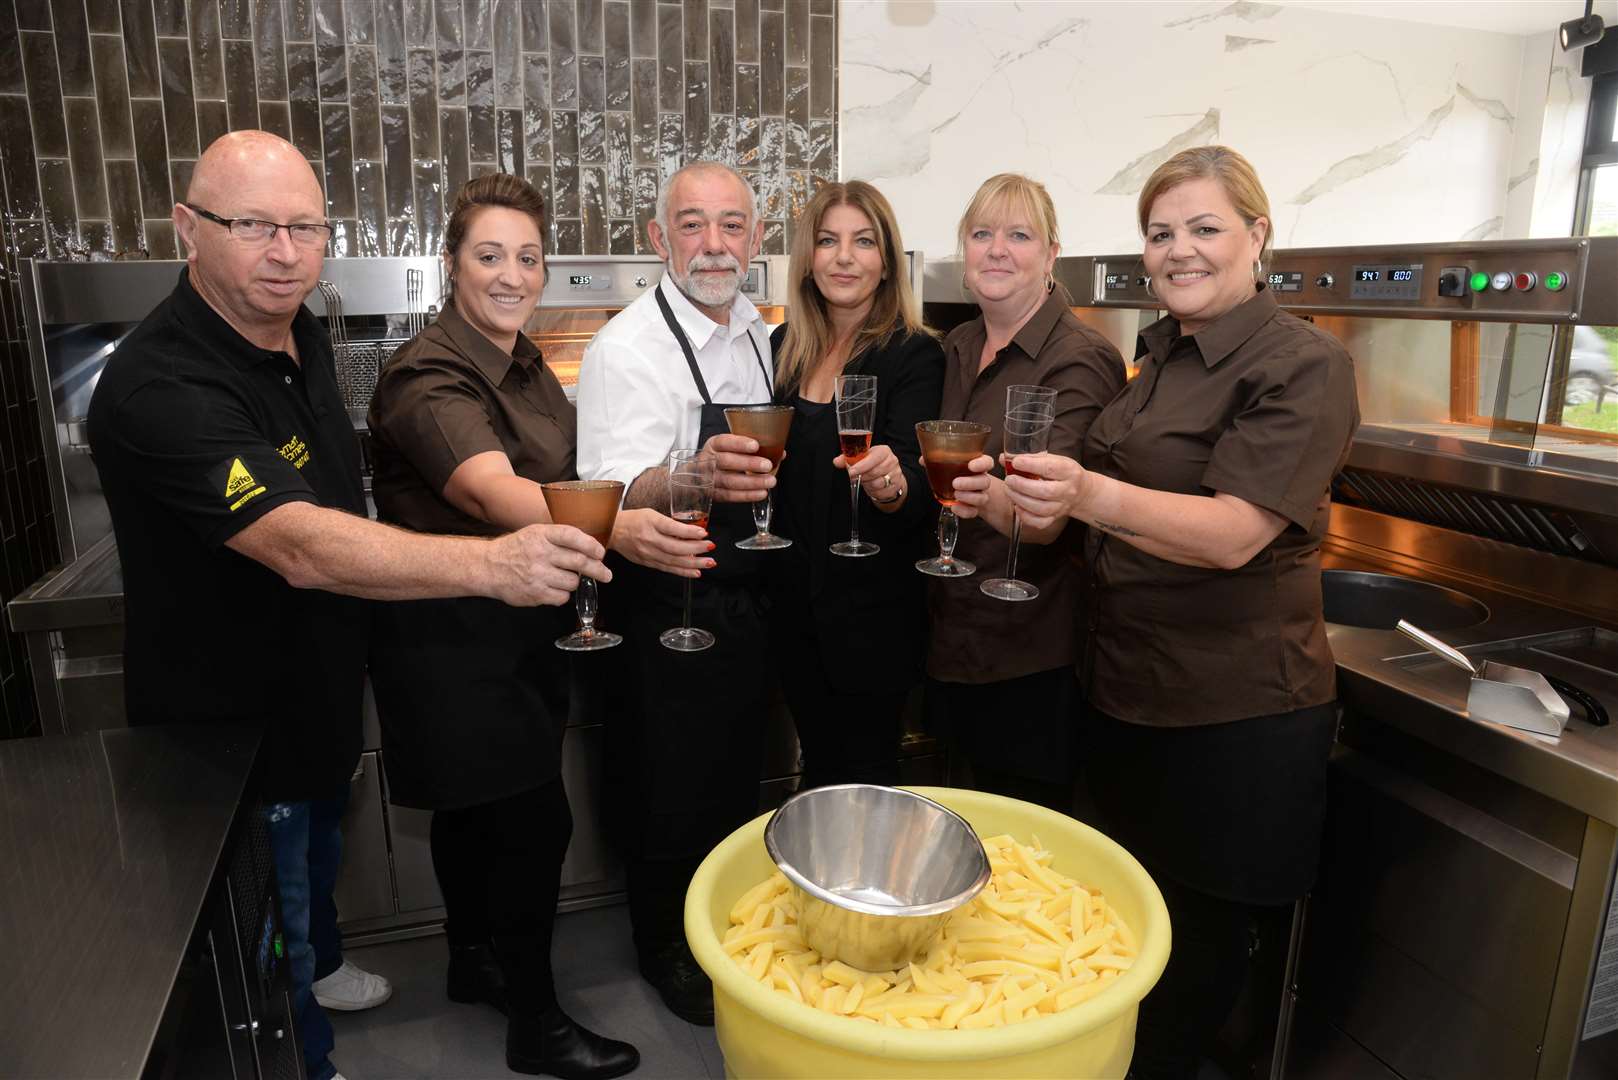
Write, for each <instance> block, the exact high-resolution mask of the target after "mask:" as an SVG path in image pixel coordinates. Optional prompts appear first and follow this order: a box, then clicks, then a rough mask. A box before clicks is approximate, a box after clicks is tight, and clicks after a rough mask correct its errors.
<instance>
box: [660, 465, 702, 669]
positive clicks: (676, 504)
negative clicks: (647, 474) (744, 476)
mask: <svg viewBox="0 0 1618 1080" xmlns="http://www.w3.org/2000/svg"><path fill="white" fill-rule="evenodd" d="M713 486H714V459H713V456H712V455H711V454H704V453H703V452H702V451H701V450H675V451H673V452H672V453H670V454H669V515H670V516H671V517H673V518H674V520H675V521H679V522H683V523H684V524H687V525H695V526H697V527H698V528H701V529H706V528H707V527H708V512H709V511H710V510H712V509H713ZM657 640H658V641H660V642H662V643H663V646H664V647H665V648H669V649H673V650H674V651H675V652H701V651H702V650H703V649H706V648H709V647H711V646H712V645H713V643H714V636H713V635H712V634H711V633H709V632H708V631H706V630H699V629H697V628H695V627H693V626H692V625H691V579H690V578H686V579H685V618H684V619H683V620H682V622H681V624H680V625H679V626H677V627H675V628H674V629H672V630H665V631H663V632H662V633H661V634H659V635H658V637H657Z"/></svg>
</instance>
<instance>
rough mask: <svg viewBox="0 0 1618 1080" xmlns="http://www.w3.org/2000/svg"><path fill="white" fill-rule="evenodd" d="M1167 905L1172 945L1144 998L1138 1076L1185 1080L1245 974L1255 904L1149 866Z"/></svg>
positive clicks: (1134, 1070) (1135, 1065) (1134, 1067)
mask: <svg viewBox="0 0 1618 1080" xmlns="http://www.w3.org/2000/svg"><path fill="white" fill-rule="evenodd" d="M1147 871H1148V872H1149V873H1151V874H1152V879H1153V880H1154V881H1156V882H1157V887H1158V889H1159V891H1161V892H1162V894H1163V902H1164V903H1165V904H1167V905H1168V909H1169V922H1170V924H1171V925H1172V926H1173V928H1174V948H1173V949H1172V950H1170V952H1169V962H1168V966H1167V967H1166V968H1164V969H1163V977H1162V978H1161V979H1159V980H1158V982H1157V985H1156V986H1154V987H1153V988H1152V992H1151V993H1149V994H1147V995H1146V1000H1144V1001H1143V1002H1141V1007H1140V1018H1139V1020H1138V1022H1137V1024H1136V1028H1135V1057H1134V1060H1133V1061H1132V1062H1131V1064H1130V1067H1129V1075H1130V1076H1131V1077H1132V1078H1134V1080H1187V1078H1192V1077H1195V1076H1196V1075H1197V1067H1198V1063H1199V1062H1200V1061H1201V1060H1202V1059H1203V1058H1205V1057H1207V1056H1208V1055H1209V1053H1210V1052H1211V1051H1212V1049H1213V1046H1214V1040H1215V1038H1216V1036H1218V1034H1219V1029H1220V1028H1221V1027H1223V1026H1224V1023H1225V1018H1226V1017H1228V1016H1229V1015H1230V1010H1231V1009H1232V1008H1234V1007H1235V1005H1236V999H1237V998H1238V997H1240V996H1241V992H1242V986H1243V984H1244V983H1245V982H1246V979H1247V966H1248V957H1249V947H1250V944H1251V940H1252V927H1253V924H1254V921H1255V920H1256V919H1257V918H1258V917H1259V915H1260V914H1261V913H1262V912H1263V910H1264V909H1263V908H1262V907H1260V906H1259V905H1256V904H1244V903H1240V902H1238V901H1235V900H1224V899H1221V898H1220V897H1217V896H1210V895H1209V894H1208V893H1205V892H1199V891H1198V890H1196V889H1193V888H1190V887H1188V886H1185V885H1181V884H1179V883H1178V882H1176V881H1175V880H1174V879H1173V878H1171V877H1169V876H1168V875H1167V874H1165V873H1163V872H1161V871H1159V870H1154V869H1153V868H1152V867H1150V866H1148V867H1147Z"/></svg>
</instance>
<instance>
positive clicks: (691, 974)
mask: <svg viewBox="0 0 1618 1080" xmlns="http://www.w3.org/2000/svg"><path fill="white" fill-rule="evenodd" d="M640 973H641V975H642V977H644V978H645V979H646V981H647V982H649V983H651V984H652V986H653V987H655V988H656V990H657V992H658V994H659V995H661V996H662V998H663V1004H665V1005H667V1006H668V1007H669V1012H671V1013H673V1014H674V1015H675V1016H678V1017H679V1018H680V1019H681V1020H684V1021H685V1022H686V1023H688V1024H699V1025H701V1026H702V1027H713V983H712V982H710V981H709V980H708V976H707V974H706V973H704V972H703V970H702V968H701V967H700V966H699V965H698V964H697V960H696V957H694V956H692V955H691V949H690V947H689V946H687V945H686V943H685V942H683V941H677V942H674V943H673V944H672V945H666V946H664V947H663V948H662V949H660V950H658V951H657V952H655V953H651V954H644V955H642V956H641V958H640Z"/></svg>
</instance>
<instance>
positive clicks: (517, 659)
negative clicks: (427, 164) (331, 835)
mask: <svg viewBox="0 0 1618 1080" xmlns="http://www.w3.org/2000/svg"><path fill="white" fill-rule="evenodd" d="M544 232H545V218H544V203H543V201H542V199H541V197H540V195H539V193H538V192H537V191H536V190H534V188H533V187H531V186H530V185H529V184H528V183H527V182H526V181H524V180H522V179H520V178H519V177H515V176H507V175H501V174H496V175H491V176H483V177H479V178H478V179H476V180H473V181H470V182H469V183H467V184H466V185H465V186H464V187H462V189H461V191H460V192H459V194H457V196H456V198H455V204H454V209H453V212H452V214H451V217H450V222H449V227H448V229H447V230H446V233H445V243H444V247H445V251H444V264H445V269H446V270H447V271H448V277H449V283H450V293H449V297H448V298H447V299H446V301H445V304H444V309H443V311H442V313H441V314H440V315H439V316H438V318H437V320H436V321H434V323H433V324H432V325H431V326H429V327H427V329H425V330H423V331H422V332H421V333H420V334H418V335H417V336H416V337H415V338H414V339H412V340H411V341H410V342H408V343H407V344H406V345H404V346H403V347H402V348H401V349H400V350H399V351H398V353H396V354H395V355H394V356H393V358H392V359H391V360H389V362H388V364H387V365H386V367H385V368H384V369H383V371H382V374H381V378H380V379H379V380H378V382H377V387H376V391H375V393H374V395H373V396H372V398H371V408H370V414H369V417H368V422H369V425H370V429H371V435H372V438H373V446H374V455H375V466H374V481H373V491H374V494H375V498H376V504H377V512H378V516H379V517H380V518H381V520H383V521H387V522H391V523H394V524H397V525H402V526H404V527H405V528H409V529H415V530H421V531H431V532H439V533H456V534H461V535H467V536H496V535H499V534H501V533H505V532H509V531H511V530H513V529H517V528H520V527H522V526H524V525H528V524H532V523H534V522H543V521H549V520H550V515H549V513H548V511H547V510H546V506H545V499H544V494H543V492H542V491H541V490H540V487H539V485H540V484H541V483H545V482H548V481H552V480H570V479H574V478H575V473H574V465H573V461H574V441H575V440H574V431H575V422H574V412H573V405H572V403H571V402H569V401H568V400H567V397H566V395H565V394H564V393H563V391H562V387H561V384H560V383H559V382H557V380H556V376H555V375H553V374H552V373H551V372H550V370H549V369H548V368H546V367H545V365H544V363H543V362H542V360H541V357H540V355H539V350H538V349H536V348H535V347H534V344H533V342H531V341H530V340H529V339H528V338H527V337H526V336H524V335H523V333H522V328H523V326H524V324H525V323H526V322H527V321H528V318H529V316H530V315H531V314H532V313H533V310H534V307H535V305H536V304H537V303H538V302H539V298H540V294H541V292H542V291H543V290H544V284H545V276H546V271H545V257H544V251H543V248H542V246H541V238H542V237H543V236H544ZM611 546H613V547H614V548H616V549H618V550H619V551H620V552H622V553H624V554H626V555H628V556H629V557H631V558H633V559H635V560H636V561H637V562H643V563H645V564H646V565H651V566H656V567H657V568H658V569H662V570H667V571H669V572H672V573H682V574H689V575H691V576H695V575H696V573H697V570H698V568H699V567H700V566H703V565H707V564H709V563H710V560H708V559H707V558H706V557H705V554H706V551H707V549H708V547H709V546H710V545H709V543H708V541H707V540H706V539H705V538H704V534H703V533H702V531H701V530H700V529H697V528H695V527H694V526H687V525H681V524H679V523H677V522H675V521H673V520H672V519H670V518H668V517H667V516H666V515H663V514H659V513H658V512H657V511H654V510H634V511H625V512H622V513H620V514H619V516H618V519H617V524H616V525H615V527H614V530H613V535H612V543H611ZM380 607H381V610H380V612H379V614H378V617H377V630H376V633H375V637H374V645H373V650H372V659H371V681H372V684H373V686H374V688H375V691H376V698H377V712H378V714H379V716H380V719H381V721H382V735H383V753H384V759H385V766H386V770H387V777H388V797H389V799H390V800H391V801H392V802H394V803H396V804H398V805H401V806H409V807H417V808H421V809H427V810H431V811H432V812H433V817H432V829H431V844H432V855H433V870H434V873H435V874H436V876H437V878H438V884H439V887H440V889H441V890H442V892H443V894H444V908H445V913H446V919H445V933H446V936H447V937H448V938H449V946H450V966H449V975H448V980H447V983H448V985H447V989H448V993H449V996H450V998H451V999H452V1000H455V1001H465V1002H475V1001H486V1002H488V1003H489V1004H492V1005H494V1006H495V1007H496V1008H499V1009H500V1010H501V1011H503V1012H506V1014H507V1015H508V1017H509V1018H510V1019H509V1023H508V1027H507V1036H506V1063H507V1064H508V1065H509V1066H510V1067H511V1068H512V1069H513V1070H515V1071H517V1072H524V1073H551V1074H553V1075H557V1076H568V1077H591V1078H599V1077H611V1076H619V1075H622V1074H623V1073H626V1072H628V1071H630V1070H631V1069H633V1068H634V1067H635V1065H636V1064H637V1063H638V1062H639V1060H640V1057H639V1054H638V1053H637V1052H636V1051H635V1048H634V1047H632V1046H630V1045H629V1044H627V1043H622V1042H617V1041H615V1040H612V1039H607V1038H604V1037H602V1036H600V1035H597V1034H595V1033H594V1032H591V1031H588V1030H587V1029H585V1028H583V1027H580V1026H579V1025H577V1024H575V1023H574V1022H573V1021H572V1020H571V1019H570V1018H569V1017H568V1016H567V1014H566V1013H564V1012H563V1011H562V1010H561V1008H560V1006H559V1005H558V1004H557V1000H556V990H555V985H554V982H553V979H552V976H551V963H550V953H551V938H552V932H553V924H554V921H555V916H556V902H557V895H558V892H559V890H560V885H561V868H562V858H563V856H564V855H565V854H566V852H567V844H568V839H569V837H570V836H571V833H572V827H573V825H572V816H571V814H570V813H569V810H568V802H567V792H566V790H565V789H564V788H563V785H562V777H561V742H562V733H563V726H564V724H565V723H566V718H567V717H566V710H567V680H568V672H567V668H566V666H565V657H566V655H567V654H565V653H562V652H560V651H559V650H557V649H556V648H555V646H554V645H553V644H552V643H553V642H554V641H555V639H556V637H557V636H558V635H559V634H561V633H564V632H566V631H567V630H568V629H570V628H571V626H570V622H571V619H572V613H571V612H570V611H569V610H567V609H565V608H562V609H558V608H512V607H507V606H506V605H504V604H500V603H498V602H495V601H491V600H481V599H475V598H466V599H450V600H419V601H409V602H402V603H394V604H384V605H381V606H380Z"/></svg>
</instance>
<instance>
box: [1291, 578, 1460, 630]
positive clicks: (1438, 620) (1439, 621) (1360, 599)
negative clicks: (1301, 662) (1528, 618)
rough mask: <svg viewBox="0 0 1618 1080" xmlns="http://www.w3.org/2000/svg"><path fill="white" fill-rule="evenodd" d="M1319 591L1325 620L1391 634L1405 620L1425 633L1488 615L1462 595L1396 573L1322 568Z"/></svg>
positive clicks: (1452, 626) (1456, 628)
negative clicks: (1324, 611) (1324, 609)
mask: <svg viewBox="0 0 1618 1080" xmlns="http://www.w3.org/2000/svg"><path fill="white" fill-rule="evenodd" d="M1320 591H1321V594H1322V598H1323V599H1324V601H1325V608H1326V621H1327V622H1329V623H1337V624H1338V625H1340V626H1361V627H1366V628H1367V629H1372V630H1392V629H1393V628H1394V627H1395V626H1396V625H1397V624H1398V622H1399V620H1400V619H1408V620H1410V621H1411V622H1413V623H1415V624H1416V625H1417V626H1419V627H1421V628H1422V629H1423V630H1459V629H1461V628H1462V627H1466V626H1476V625H1477V624H1478V623H1480V622H1482V621H1483V620H1485V619H1487V618H1488V617H1489V609H1488V608H1487V607H1486V606H1484V604H1483V603H1482V602H1481V601H1478V600H1475V599H1473V598H1472V597H1470V596H1468V595H1466V594H1465V593H1463V592H1456V591H1455V590H1454V589H1446V588H1445V587H1444V586H1442V585H1433V584H1431V583H1429V582H1426V581H1417V580H1416V579H1415V578H1407V577H1399V576H1398V575H1396V574H1372V573H1367V572H1365V571H1363V570H1324V571H1322V572H1321V574H1320Z"/></svg>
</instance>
